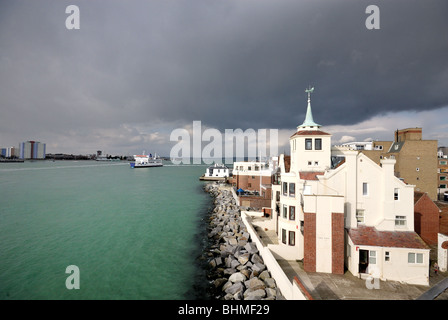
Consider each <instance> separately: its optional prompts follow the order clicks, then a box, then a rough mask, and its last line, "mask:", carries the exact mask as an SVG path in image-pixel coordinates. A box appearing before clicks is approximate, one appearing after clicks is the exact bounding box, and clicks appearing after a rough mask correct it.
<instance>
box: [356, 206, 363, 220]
mask: <svg viewBox="0 0 448 320" xmlns="http://www.w3.org/2000/svg"><path fill="white" fill-rule="evenodd" d="M356 222H357V223H364V209H358V210H356Z"/></svg>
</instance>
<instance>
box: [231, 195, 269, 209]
mask: <svg viewBox="0 0 448 320" xmlns="http://www.w3.org/2000/svg"><path fill="white" fill-rule="evenodd" d="M239 199H240V204H241V205H242V206H243V207H253V208H257V209H260V210H261V208H263V207H270V206H271V199H270V198H263V197H260V196H240V197H239Z"/></svg>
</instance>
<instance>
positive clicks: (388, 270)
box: [269, 92, 430, 285]
mask: <svg viewBox="0 0 448 320" xmlns="http://www.w3.org/2000/svg"><path fill="white" fill-rule="evenodd" d="M331 137H332V135H331V134H330V133H328V132H325V131H323V130H322V129H321V125H319V124H317V123H316V122H314V119H313V115H312V110H311V101H310V92H309V93H308V106H307V112H306V117H305V121H304V122H303V123H302V124H301V125H299V126H298V127H297V131H296V132H295V133H294V134H293V135H292V136H291V137H290V139H289V140H290V156H286V155H280V157H279V162H278V166H279V168H280V179H279V182H280V183H279V184H272V200H271V210H272V212H273V222H274V224H275V231H276V233H277V236H278V244H277V245H270V246H269V248H270V250H271V251H272V252H273V254H274V255H275V256H277V257H278V258H279V259H285V260H302V261H303V266H304V270H305V271H307V272H326V273H335V274H343V273H344V270H345V269H344V268H345V267H346V268H347V269H348V270H349V271H350V272H351V273H352V274H353V275H355V276H360V277H364V276H368V275H369V274H370V275H373V276H374V277H377V278H379V279H382V280H395V281H402V282H406V283H410V284H419V285H428V283H429V273H428V272H429V261H430V257H429V253H430V249H429V247H428V246H427V245H426V244H425V242H424V241H423V240H422V239H421V238H420V237H419V235H418V234H417V233H416V232H415V231H414V188H415V185H413V184H409V182H408V181H406V180H405V181H403V180H402V179H399V178H398V177H396V175H395V173H396V164H397V159H396V158H397V157H394V156H393V155H394V154H384V155H383V156H382V158H381V159H379V163H375V161H373V160H372V159H371V158H370V157H369V156H367V155H366V154H365V153H364V152H365V151H364V150H362V151H360V150H358V148H357V147H355V148H354V147H352V146H334V147H332V146H331ZM400 137H401V136H400ZM400 142H402V141H400ZM404 144H406V143H404ZM399 145H400V146H401V147H403V143H400V144H399ZM375 147H376V145H375V144H374V145H373V146H372V148H373V149H374V150H375ZM377 148H378V149H379V147H377ZM384 149H385V148H384ZM384 149H383V150H384ZM378 151H380V150H378ZM425 171H426V170H425Z"/></svg>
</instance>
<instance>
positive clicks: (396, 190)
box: [394, 188, 400, 201]
mask: <svg viewBox="0 0 448 320" xmlns="http://www.w3.org/2000/svg"><path fill="white" fill-rule="evenodd" d="M394 200H395V201H398V200H400V188H394Z"/></svg>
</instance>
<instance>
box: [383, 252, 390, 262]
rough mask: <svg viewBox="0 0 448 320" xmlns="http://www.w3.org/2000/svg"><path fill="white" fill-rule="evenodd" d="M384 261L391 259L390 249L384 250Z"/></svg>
mask: <svg viewBox="0 0 448 320" xmlns="http://www.w3.org/2000/svg"><path fill="white" fill-rule="evenodd" d="M384 261H390V252H389V251H386V252H384Z"/></svg>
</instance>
